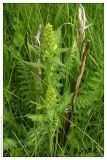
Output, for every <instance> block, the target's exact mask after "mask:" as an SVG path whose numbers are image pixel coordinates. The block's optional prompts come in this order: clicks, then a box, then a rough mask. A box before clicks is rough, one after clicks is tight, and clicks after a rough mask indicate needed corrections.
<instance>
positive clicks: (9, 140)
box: [3, 138, 17, 150]
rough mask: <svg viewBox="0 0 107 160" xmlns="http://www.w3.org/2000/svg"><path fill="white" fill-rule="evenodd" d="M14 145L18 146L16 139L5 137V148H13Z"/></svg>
mask: <svg viewBox="0 0 107 160" xmlns="http://www.w3.org/2000/svg"><path fill="white" fill-rule="evenodd" d="M14 147H17V143H16V141H15V140H13V139H12V138H4V141H3V149H4V150H8V149H12V148H14Z"/></svg>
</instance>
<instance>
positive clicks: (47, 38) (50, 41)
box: [41, 23, 57, 56]
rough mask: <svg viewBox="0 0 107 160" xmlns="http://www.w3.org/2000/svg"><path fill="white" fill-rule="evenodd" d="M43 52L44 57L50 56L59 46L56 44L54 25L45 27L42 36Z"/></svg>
mask: <svg viewBox="0 0 107 160" xmlns="http://www.w3.org/2000/svg"><path fill="white" fill-rule="evenodd" d="M41 44H42V51H43V53H44V55H46V56H49V54H50V52H53V51H55V49H56V48H57V45H56V43H55V34H54V31H53V27H52V25H50V24H49V23H48V24H47V25H46V26H45V28H44V30H43V36H42V42H41Z"/></svg>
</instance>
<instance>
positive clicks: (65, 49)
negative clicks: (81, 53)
mask: <svg viewBox="0 0 107 160" xmlns="http://www.w3.org/2000/svg"><path fill="white" fill-rule="evenodd" d="M67 51H68V48H57V49H56V50H55V53H56V54H61V53H64V52H67Z"/></svg>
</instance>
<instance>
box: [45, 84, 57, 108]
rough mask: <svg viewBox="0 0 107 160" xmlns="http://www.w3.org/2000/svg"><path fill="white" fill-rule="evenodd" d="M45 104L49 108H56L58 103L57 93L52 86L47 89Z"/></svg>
mask: <svg viewBox="0 0 107 160" xmlns="http://www.w3.org/2000/svg"><path fill="white" fill-rule="evenodd" d="M45 103H46V105H47V107H54V106H55V104H56V103H57V92H56V90H55V89H54V88H53V87H52V86H49V87H48V89H47V92H46V98H45Z"/></svg>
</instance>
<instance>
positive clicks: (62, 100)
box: [3, 4, 104, 157]
mask: <svg viewBox="0 0 107 160" xmlns="http://www.w3.org/2000/svg"><path fill="white" fill-rule="evenodd" d="M83 7H84V9H85V13H86V17H87V25H89V27H88V28H87V29H86V39H89V40H90V48H89V51H88V54H87V61H86V67H85V72H84V75H83V78H82V81H81V84H80V88H79V93H78V96H77V101H76V105H75V108H74V113H73V117H74V121H73V122H71V121H70V124H71V126H72V127H71V128H70V130H69V132H68V133H67V135H66V137H65V135H64V119H65V117H64V111H65V109H66V108H68V106H69V105H71V101H72V98H73V94H74V88H75V82H76V78H77V76H78V72H79V68H80V63H81V52H82V51H81V49H79V50H78V48H77V36H78V35H77V34H78V26H79V22H78V15H77V13H78V8H79V4H4V6H3V22H4V24H3V30H4V32H3V33H4V53H3V62H4V70H3V71H4V76H3V77H4V116H3V118H4V120H3V122H4V134H3V136H4V144H3V146H4V147H3V148H4V156H5V157H7V156H9V157H10V156H11V157H17V156H21V157H23V156H25V157H29V156H30V157H32V156H67V157H69V156H70V157H76V156H83V157H84V156H86V157H87V156H103V154H104V121H103V120H104V118H103V116H104V113H103V112H104V91H103V89H104V75H103V74H104V64H103V63H104V62H103V61H104V51H103V50H104V49H103V48H104V21H103V20H104V14H103V12H104V6H103V4H83ZM40 24H41V25H42V27H43V31H42V35H41V39H40V42H41V45H40V47H38V46H36V47H35V42H34V39H35V35H36V33H37V30H38V26H39V25H40ZM47 24H51V25H52V28H53V29H52V30H53V31H52V33H54V34H55V39H54V40H55V42H53V43H55V45H57V49H56V50H55V51H54V50H49V47H48V48H47V51H48V52H45V51H46V49H44V45H45V44H46V41H45V40H44V39H43V34H44V32H45V31H44V30H45V29H44V28H45V26H46V25H47ZM49 34H50V31H49ZM49 34H48V33H47V41H48V39H49V46H50V45H51V42H52V41H51V38H50V37H49ZM44 37H45V35H44ZM51 37H52V35H51ZM45 39H46V37H45ZM54 40H53V41H54ZM50 48H51V47H50ZM38 53H40V55H41V56H40V60H41V62H40V64H38V63H37V62H36V60H35V57H36V55H37V54H38ZM37 68H39V69H41V72H42V75H41V76H40V77H39V85H40V86H39V90H38V86H37V85H38V83H37V79H38V75H37V73H36V69H37ZM38 98H39V100H38ZM59 131H60V132H59ZM65 139H66V140H65Z"/></svg>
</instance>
